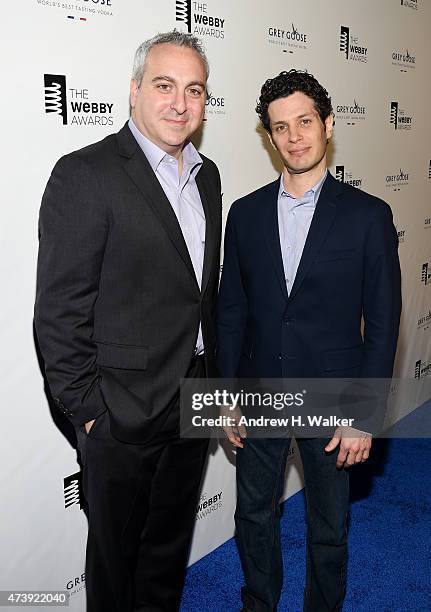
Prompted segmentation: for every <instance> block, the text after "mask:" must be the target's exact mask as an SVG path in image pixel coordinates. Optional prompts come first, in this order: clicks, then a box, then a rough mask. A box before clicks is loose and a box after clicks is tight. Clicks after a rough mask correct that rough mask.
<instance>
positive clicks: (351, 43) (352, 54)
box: [340, 25, 368, 64]
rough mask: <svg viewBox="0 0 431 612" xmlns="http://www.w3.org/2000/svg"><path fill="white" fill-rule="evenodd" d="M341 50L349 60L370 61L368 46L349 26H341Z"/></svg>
mask: <svg viewBox="0 0 431 612" xmlns="http://www.w3.org/2000/svg"><path fill="white" fill-rule="evenodd" d="M340 52H341V53H342V54H343V55H344V56H345V58H346V60H348V61H352V62H362V63H364V64H366V63H367V61H368V47H366V46H365V45H364V43H363V42H362V41H361V39H360V38H359V36H357V35H356V33H352V31H351V29H350V27H349V26H343V25H342V26H341V27H340Z"/></svg>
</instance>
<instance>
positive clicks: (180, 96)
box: [171, 89, 187, 115]
mask: <svg viewBox="0 0 431 612" xmlns="http://www.w3.org/2000/svg"><path fill="white" fill-rule="evenodd" d="M171 108H172V109H174V110H175V111H176V112H177V113H178V115H183V114H184V113H185V112H186V110H187V101H186V92H185V91H181V90H180V89H176V90H175V94H174V97H173V100H172V104H171Z"/></svg>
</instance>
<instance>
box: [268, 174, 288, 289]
mask: <svg viewBox="0 0 431 612" xmlns="http://www.w3.org/2000/svg"><path fill="white" fill-rule="evenodd" d="M279 187H280V179H277V180H276V181H274V182H273V183H271V184H270V185H268V187H267V197H266V198H265V200H266V201H265V222H264V234H265V242H266V246H267V248H268V250H269V253H270V255H271V259H272V263H273V265H274V269H275V272H276V275H277V279H278V282H279V283H280V288H281V291H282V293H283V296H284V298H285V299H286V300H287V288H286V279H285V276H284V268H283V258H282V255H281V246H280V232H279V229H278V190H279Z"/></svg>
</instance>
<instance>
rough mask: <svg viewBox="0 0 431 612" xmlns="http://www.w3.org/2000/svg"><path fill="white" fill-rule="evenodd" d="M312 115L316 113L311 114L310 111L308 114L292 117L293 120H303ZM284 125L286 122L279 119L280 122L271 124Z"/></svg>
mask: <svg viewBox="0 0 431 612" xmlns="http://www.w3.org/2000/svg"><path fill="white" fill-rule="evenodd" d="M313 114H317V113H313V111H310V112H309V113H303V114H302V115H297V116H296V117H294V119H304V117H308V116H309V115H313ZM285 123H287V121H283V120H282V119H281V120H280V121H274V122H273V123H271V125H284V124H285Z"/></svg>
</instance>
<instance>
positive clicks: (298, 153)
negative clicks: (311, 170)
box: [289, 147, 309, 157]
mask: <svg viewBox="0 0 431 612" xmlns="http://www.w3.org/2000/svg"><path fill="white" fill-rule="evenodd" d="M308 151H309V147H305V148H302V149H292V150H291V151H289V155H292V156H293V157H302V155H305V153H308Z"/></svg>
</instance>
